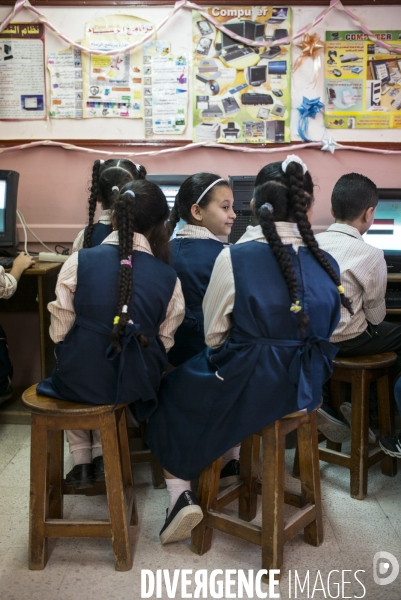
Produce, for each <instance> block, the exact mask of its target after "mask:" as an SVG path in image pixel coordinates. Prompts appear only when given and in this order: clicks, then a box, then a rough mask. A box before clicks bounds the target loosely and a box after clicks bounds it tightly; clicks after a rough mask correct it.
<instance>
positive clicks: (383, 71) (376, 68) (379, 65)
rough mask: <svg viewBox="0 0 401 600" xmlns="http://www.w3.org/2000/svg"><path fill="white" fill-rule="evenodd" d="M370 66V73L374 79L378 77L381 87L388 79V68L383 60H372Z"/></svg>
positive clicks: (389, 76) (389, 77)
mask: <svg viewBox="0 0 401 600" xmlns="http://www.w3.org/2000/svg"><path fill="white" fill-rule="evenodd" d="M371 66H372V69H373V73H372V75H373V76H374V79H378V80H379V81H380V83H381V85H382V87H383V86H384V85H385V84H386V83H388V82H389V81H390V79H391V75H390V70H389V68H388V64H387V62H386V61H385V60H372V61H371Z"/></svg>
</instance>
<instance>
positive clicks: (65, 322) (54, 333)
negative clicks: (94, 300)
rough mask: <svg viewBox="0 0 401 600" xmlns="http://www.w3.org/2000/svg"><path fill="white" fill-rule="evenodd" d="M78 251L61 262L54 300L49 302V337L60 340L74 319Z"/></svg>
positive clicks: (56, 341) (54, 340) (55, 340)
mask: <svg viewBox="0 0 401 600" xmlns="http://www.w3.org/2000/svg"><path fill="white" fill-rule="evenodd" d="M77 270H78V252H75V253H74V254H72V255H71V256H70V258H69V259H68V260H66V261H65V263H64V264H63V266H62V268H61V271H60V273H59V276H58V279H57V285H56V300H54V301H53V302H49V304H48V305H47V308H48V309H49V312H50V313H51V323H50V329H49V333H50V337H51V339H52V340H53V342H55V343H56V344H57V343H58V342H62V341H63V340H64V338H65V336H66V335H67V333H68V332H69V331H70V329H71V327H72V326H73V324H74V321H75V309H74V295H75V290H76V287H77Z"/></svg>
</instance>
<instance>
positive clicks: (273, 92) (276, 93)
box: [272, 90, 283, 98]
mask: <svg viewBox="0 0 401 600" xmlns="http://www.w3.org/2000/svg"><path fill="white" fill-rule="evenodd" d="M272 94H274V95H275V96H277V98H280V97H281V96H282V95H283V92H282V91H281V90H272Z"/></svg>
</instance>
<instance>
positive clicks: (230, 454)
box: [221, 446, 241, 469]
mask: <svg viewBox="0 0 401 600" xmlns="http://www.w3.org/2000/svg"><path fill="white" fill-rule="evenodd" d="M240 450H241V446H234V448H231V449H230V450H227V452H225V453H224V454H223V461H222V463H221V468H222V469H224V467H225V466H226V464H228V463H229V462H230V460H239V451H240Z"/></svg>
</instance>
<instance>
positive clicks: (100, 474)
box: [92, 456, 105, 481]
mask: <svg viewBox="0 0 401 600" xmlns="http://www.w3.org/2000/svg"><path fill="white" fill-rule="evenodd" d="M92 465H93V476H94V478H95V481H105V477H104V462H103V456H96V458H94V459H93V460H92Z"/></svg>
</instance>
